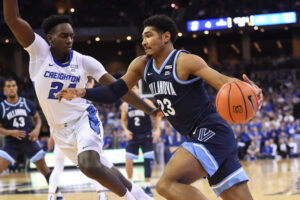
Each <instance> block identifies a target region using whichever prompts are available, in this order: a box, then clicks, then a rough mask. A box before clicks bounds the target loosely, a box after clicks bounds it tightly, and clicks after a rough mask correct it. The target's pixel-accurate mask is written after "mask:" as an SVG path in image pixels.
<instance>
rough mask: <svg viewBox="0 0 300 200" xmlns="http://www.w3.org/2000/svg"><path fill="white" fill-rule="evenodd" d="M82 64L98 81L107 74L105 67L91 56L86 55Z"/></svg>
mask: <svg viewBox="0 0 300 200" xmlns="http://www.w3.org/2000/svg"><path fill="white" fill-rule="evenodd" d="M82 64H83V66H84V67H85V69H86V71H87V74H88V75H89V76H92V77H93V78H94V79H96V81H98V80H99V79H100V78H101V77H102V76H103V75H104V74H106V73H107V72H106V70H105V68H104V67H103V65H102V64H101V63H100V62H99V61H98V60H96V59H95V58H93V57H91V56H86V55H84V56H83V59H82Z"/></svg>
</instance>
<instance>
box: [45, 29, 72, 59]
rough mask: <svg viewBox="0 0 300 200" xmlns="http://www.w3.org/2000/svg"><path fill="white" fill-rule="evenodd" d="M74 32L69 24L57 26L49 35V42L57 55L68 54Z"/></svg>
mask: <svg viewBox="0 0 300 200" xmlns="http://www.w3.org/2000/svg"><path fill="white" fill-rule="evenodd" d="M73 38H74V31H73V28H72V26H71V24H68V23H63V24H58V25H57V26H56V27H55V30H54V32H53V33H52V34H50V37H49V40H50V41H49V42H50V44H52V47H53V48H54V49H55V51H56V52H58V53H59V54H69V53H70V51H71V50H72V46H73Z"/></svg>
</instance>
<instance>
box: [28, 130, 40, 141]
mask: <svg viewBox="0 0 300 200" xmlns="http://www.w3.org/2000/svg"><path fill="white" fill-rule="evenodd" d="M39 134H40V132H39V131H37V130H35V129H33V130H32V131H31V132H30V133H29V134H28V135H29V141H31V142H35V141H37V140H38V138H39Z"/></svg>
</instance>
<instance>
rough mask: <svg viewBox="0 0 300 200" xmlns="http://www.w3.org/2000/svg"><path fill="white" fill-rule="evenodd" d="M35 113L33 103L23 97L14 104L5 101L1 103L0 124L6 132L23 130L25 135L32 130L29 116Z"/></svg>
mask: <svg viewBox="0 0 300 200" xmlns="http://www.w3.org/2000/svg"><path fill="white" fill-rule="evenodd" d="M35 113H36V108H35V106H34V105H33V103H32V102H31V101H29V100H27V99H25V98H23V97H19V100H18V101H17V103H15V104H11V103H8V101H7V100H4V101H2V102H1V107H0V115H1V118H0V123H1V124H2V125H3V127H4V128H5V129H8V130H14V129H18V130H24V131H26V134H28V133H30V132H31V131H32V130H33V128H34V127H33V123H32V119H31V116H34V115H35Z"/></svg>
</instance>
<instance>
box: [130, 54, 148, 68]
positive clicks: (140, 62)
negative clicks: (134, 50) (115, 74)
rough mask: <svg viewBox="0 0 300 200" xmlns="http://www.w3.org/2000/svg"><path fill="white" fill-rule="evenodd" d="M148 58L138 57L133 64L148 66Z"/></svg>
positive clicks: (144, 56)
mask: <svg viewBox="0 0 300 200" xmlns="http://www.w3.org/2000/svg"><path fill="white" fill-rule="evenodd" d="M147 61H148V57H147V56H146V55H142V56H138V57H136V58H135V59H134V60H133V61H132V63H131V64H135V65H143V66H145V65H146V64H147Z"/></svg>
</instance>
